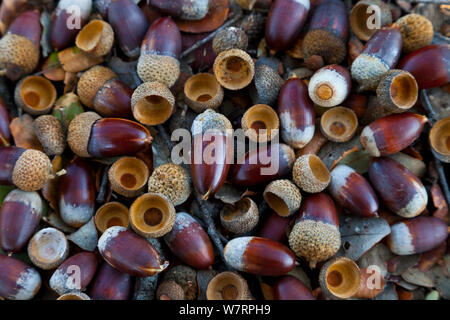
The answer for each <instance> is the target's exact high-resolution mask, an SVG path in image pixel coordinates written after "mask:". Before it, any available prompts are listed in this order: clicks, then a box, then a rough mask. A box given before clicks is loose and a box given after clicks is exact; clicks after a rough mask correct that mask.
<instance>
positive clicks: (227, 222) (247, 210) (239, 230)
mask: <svg viewBox="0 0 450 320" xmlns="http://www.w3.org/2000/svg"><path fill="white" fill-rule="evenodd" d="M258 221H259V211H258V206H257V205H256V203H255V202H254V201H253V200H252V199H250V198H248V197H245V198H242V199H240V200H239V201H237V202H236V203H234V204H233V205H231V204H227V205H225V206H224V207H223V208H222V210H221V211H220V222H221V223H222V226H223V227H224V228H225V229H227V230H228V231H231V232H233V233H235V234H239V235H240V234H244V233H247V232H249V231H250V230H252V229H253V228H254V227H256V225H257V224H258Z"/></svg>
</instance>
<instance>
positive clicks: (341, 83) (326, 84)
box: [308, 64, 352, 107]
mask: <svg viewBox="0 0 450 320" xmlns="http://www.w3.org/2000/svg"><path fill="white" fill-rule="evenodd" d="M351 85H352V81H351V78H350V73H349V72H348V70H347V69H346V68H344V67H342V66H339V65H336V64H332V65H328V66H325V67H323V68H321V69H319V70H317V71H316V72H315V73H314V75H313V76H312V77H311V79H310V80H309V84H308V93H309V97H310V98H311V100H312V101H313V102H314V103H315V104H317V105H319V106H321V107H334V106H337V105H340V104H341V103H342V102H343V101H344V100H345V99H346V98H347V97H348V95H349V93H350V89H351Z"/></svg>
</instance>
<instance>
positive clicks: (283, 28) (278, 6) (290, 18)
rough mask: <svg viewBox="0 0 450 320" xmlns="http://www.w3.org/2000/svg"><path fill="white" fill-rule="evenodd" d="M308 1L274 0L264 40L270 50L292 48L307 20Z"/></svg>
mask: <svg viewBox="0 0 450 320" xmlns="http://www.w3.org/2000/svg"><path fill="white" fill-rule="evenodd" d="M309 8H310V1H309V0H275V1H274V2H273V3H272V6H271V7H270V11H269V15H268V17H267V22H266V28H265V36H266V37H265V39H266V41H267V45H268V46H269V48H270V49H272V50H275V51H284V50H286V49H289V48H290V47H292V46H293V45H294V43H295V41H296V40H297V38H298V37H299V35H300V32H301V30H302V28H303V25H304V24H305V22H306V19H307V18H308V12H309Z"/></svg>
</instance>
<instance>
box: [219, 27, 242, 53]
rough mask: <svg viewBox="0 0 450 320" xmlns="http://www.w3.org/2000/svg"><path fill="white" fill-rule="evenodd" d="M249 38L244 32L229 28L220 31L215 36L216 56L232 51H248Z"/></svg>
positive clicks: (239, 29)
mask: <svg viewBox="0 0 450 320" xmlns="http://www.w3.org/2000/svg"><path fill="white" fill-rule="evenodd" d="M247 45H248V38H247V35H246V34H245V32H244V30H242V29H241V28H236V27H228V28H224V29H222V30H220V31H219V32H217V33H216V35H215V36H214V39H213V42H212V48H213V50H214V52H215V53H216V54H219V53H221V52H222V51H226V50H230V49H241V50H245V49H247Z"/></svg>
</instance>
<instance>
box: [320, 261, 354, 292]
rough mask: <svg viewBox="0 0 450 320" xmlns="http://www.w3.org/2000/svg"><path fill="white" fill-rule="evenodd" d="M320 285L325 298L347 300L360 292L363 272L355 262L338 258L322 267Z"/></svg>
mask: <svg viewBox="0 0 450 320" xmlns="http://www.w3.org/2000/svg"><path fill="white" fill-rule="evenodd" d="M319 283H320V287H321V289H322V292H323V293H324V294H325V296H327V297H329V298H331V299H347V298H350V297H351V296H353V295H354V294H356V292H358V290H359V288H360V286H361V271H360V269H359V267H358V265H357V264H356V263H355V262H354V261H352V260H350V259H348V258H344V257H338V258H335V259H332V260H330V261H328V262H327V263H325V264H324V265H323V266H322V268H321V269H320V274H319Z"/></svg>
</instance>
